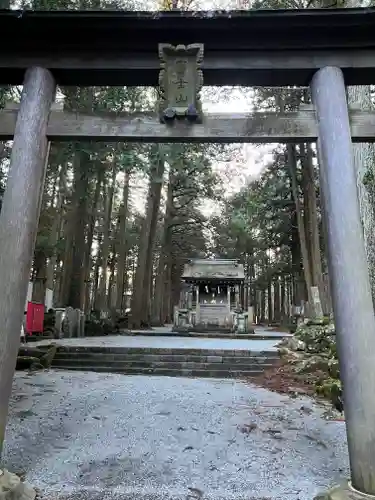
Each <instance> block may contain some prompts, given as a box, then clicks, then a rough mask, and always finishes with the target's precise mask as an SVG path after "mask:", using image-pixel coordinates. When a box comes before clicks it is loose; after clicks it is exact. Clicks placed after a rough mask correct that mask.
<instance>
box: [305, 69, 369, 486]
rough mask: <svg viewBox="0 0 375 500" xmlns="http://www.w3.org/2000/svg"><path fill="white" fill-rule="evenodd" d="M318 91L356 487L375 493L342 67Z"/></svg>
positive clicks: (315, 86) (364, 308)
mask: <svg viewBox="0 0 375 500" xmlns="http://www.w3.org/2000/svg"><path fill="white" fill-rule="evenodd" d="M311 91H312V97H313V102H314V105H315V108H316V116H317V123H318V138H319V140H318V152H319V158H320V162H319V163H320V188H321V193H322V200H323V203H324V214H325V217H326V232H327V244H328V265H329V275H330V279H331V291H332V300H333V310H334V318H335V324H336V335H337V347H338V356H339V363H340V374H341V380H342V382H343V396H344V407H345V420H346V432H347V437H348V447H349V458H350V468H351V481H352V484H353V486H354V488H355V489H356V490H359V491H360V492H363V493H366V494H370V495H375V460H374V456H375V426H374V422H375V393H374V387H375V363H374V353H375V318H374V310H373V305H372V300H371V291H370V282H369V274H368V267H367V260H366V254H365V248H364V240H363V229H362V225H361V219H360V212H359V204H358V196H357V185H356V173H355V170H354V164H353V154H352V142H351V134H350V124H349V115H348V108H347V102H346V89H345V83H344V78H343V74H342V71H341V70H340V69H339V68H335V67H326V68H323V69H321V70H319V71H318V72H317V73H316V74H315V76H314V77H313V80H312V83H311Z"/></svg>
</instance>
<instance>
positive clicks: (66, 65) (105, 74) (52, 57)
mask: <svg viewBox="0 0 375 500" xmlns="http://www.w3.org/2000/svg"><path fill="white" fill-rule="evenodd" d="M33 66H40V67H44V68H48V69H49V70H50V71H51V72H52V73H53V75H54V77H55V79H56V81H57V82H58V84H59V85H80V86H92V85H118V86H124V85H128V86H157V85H158V78H159V71H160V60H159V59H158V54H157V50H156V49H155V48H154V47H153V50H152V52H147V51H146V52H137V51H129V52H126V53H118V52H117V53H114V52H110V53H108V56H107V55H106V54H103V53H95V54H93V53H92V52H84V51H81V52H79V53H77V54H76V55H72V54H71V53H67V52H64V50H63V49H61V52H58V53H48V52H47V49H46V51H45V52H43V53H42V54H41V53H34V52H33V51H28V53H27V54H25V53H24V51H23V52H22V53H21V54H16V55H15V54H7V53H1V52H0V84H13V85H18V84H21V83H22V78H23V74H24V72H25V70H26V69H27V68H29V67H33ZM325 66H338V67H340V68H341V69H342V71H343V73H344V76H345V81H346V84H347V85H365V84H373V83H374V82H375V48H371V49H367V48H361V47H358V48H356V49H353V48H347V49H341V50H336V49H332V48H324V49H315V50H312V49H306V50H304V51H302V50H301V49H298V50H297V49H294V50H292V49H290V50H288V49H284V50H256V49H254V50H251V51H230V50H217V51H210V50H209V49H207V50H206V51H205V56H204V61H203V65H202V68H203V74H204V84H205V85H239V86H244V87H248V86H267V87H268V86H286V85H292V86H308V85H309V84H310V81H311V78H312V76H313V74H314V73H315V71H317V70H319V68H323V67H325Z"/></svg>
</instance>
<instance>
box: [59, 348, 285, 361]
mask: <svg viewBox="0 0 375 500" xmlns="http://www.w3.org/2000/svg"><path fill="white" fill-rule="evenodd" d="M78 358H84V359H87V360H91V361H92V362H93V363H96V362H98V361H99V362H102V363H105V362H111V361H130V362H132V361H140V362H147V363H153V362H158V361H163V362H169V363H173V362H178V363H183V362H194V363H201V362H209V363H232V364H244V363H252V362H256V363H259V364H261V363H267V362H269V361H270V360H271V361H272V360H274V359H275V357H273V356H217V355H214V356H199V355H197V354H192V355H189V354H186V355H183V354H133V353H131V354H107V353H97V352H86V353H82V352H62V351H58V352H57V353H56V357H55V359H59V360H60V359H61V360H65V359H66V360H70V359H78Z"/></svg>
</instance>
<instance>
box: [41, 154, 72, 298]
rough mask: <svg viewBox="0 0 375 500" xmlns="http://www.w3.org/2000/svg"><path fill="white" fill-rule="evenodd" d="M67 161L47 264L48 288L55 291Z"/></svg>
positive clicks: (60, 183) (61, 176) (61, 173)
mask: <svg viewBox="0 0 375 500" xmlns="http://www.w3.org/2000/svg"><path fill="white" fill-rule="evenodd" d="M67 166H68V165H67V163H64V164H63V165H61V169H60V176H59V192H58V195H57V202H56V209H55V217H54V221H53V226H52V230H51V245H52V255H51V257H50V259H49V261H48V266H47V283H46V288H49V289H50V290H54V291H55V282H54V274H55V269H56V264H57V244H58V242H59V239H60V234H61V228H62V215H63V212H62V210H63V203H64V199H65V195H66V173H67Z"/></svg>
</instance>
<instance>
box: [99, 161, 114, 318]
mask: <svg viewBox="0 0 375 500" xmlns="http://www.w3.org/2000/svg"><path fill="white" fill-rule="evenodd" d="M116 175H117V164H116V161H115V160H114V161H113V165H112V180H111V185H110V187H109V189H108V193H107V195H104V196H105V197H106V202H107V203H106V208H105V215H104V231H103V244H102V248H101V257H102V259H101V260H102V263H101V268H102V272H101V276H100V281H99V311H100V313H104V312H106V311H107V299H106V292H107V271H108V257H109V249H110V231H111V216H112V206H113V195H114V191H115V184H116Z"/></svg>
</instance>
